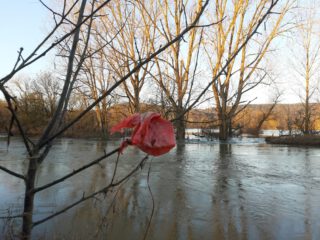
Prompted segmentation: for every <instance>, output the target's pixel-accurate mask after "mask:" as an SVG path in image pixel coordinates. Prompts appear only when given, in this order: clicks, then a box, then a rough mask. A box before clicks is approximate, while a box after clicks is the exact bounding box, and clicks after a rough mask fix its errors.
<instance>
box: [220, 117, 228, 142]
mask: <svg viewBox="0 0 320 240" xmlns="http://www.w3.org/2000/svg"><path fill="white" fill-rule="evenodd" d="M227 139H228V123H227V121H226V119H223V120H221V123H220V125H219V140H223V141H225V140H227Z"/></svg>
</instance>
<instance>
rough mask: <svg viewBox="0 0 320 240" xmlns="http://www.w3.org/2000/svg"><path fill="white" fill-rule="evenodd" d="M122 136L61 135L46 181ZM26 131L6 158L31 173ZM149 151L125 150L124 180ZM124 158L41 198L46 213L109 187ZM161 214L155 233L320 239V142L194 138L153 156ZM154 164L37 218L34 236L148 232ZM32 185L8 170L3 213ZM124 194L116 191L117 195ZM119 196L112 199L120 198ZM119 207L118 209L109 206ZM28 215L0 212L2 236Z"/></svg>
mask: <svg viewBox="0 0 320 240" xmlns="http://www.w3.org/2000/svg"><path fill="white" fill-rule="evenodd" d="M118 144H119V142H102V141H98V140H97V141H95V140H76V139H61V140H59V141H57V142H56V143H55V145H54V146H53V148H52V151H51V153H50V154H49V156H48V159H47V160H46V161H45V162H44V163H43V165H42V166H41V169H40V172H39V175H38V176H37V185H43V184H45V183H48V182H50V181H52V180H53V179H55V178H57V177H61V176H63V175H64V174H66V173H69V172H70V171H72V170H73V169H76V168H78V167H80V166H81V165H82V164H84V163H86V162H88V161H90V160H92V159H94V158H96V157H98V156H100V155H101V153H102V152H103V151H104V150H106V151H110V150H112V149H114V148H115V147H117V146H118ZM24 154H25V150H24V148H23V145H22V143H21V141H20V140H19V139H12V142H11V145H10V147H9V149H8V150H7V149H6V143H5V141H4V140H1V142H0V165H2V166H5V167H7V168H9V169H15V170H16V171H18V172H21V173H22V172H23V171H25V167H26V160H25V159H24V157H23V156H24ZM143 156H144V154H142V153H141V152H140V151H139V150H137V149H134V148H128V149H126V151H125V153H124V154H123V155H122V156H121V159H120V162H119V170H118V173H117V176H116V178H117V179H119V178H120V177H121V176H124V175H125V174H126V173H127V172H129V171H130V170H131V169H132V168H134V167H135V165H136V164H137V163H138V161H139V160H140V159H141V158H142V157H143ZM115 159H116V158H115V156H113V157H111V158H109V159H107V160H104V161H103V162H102V163H101V164H100V165H96V166H94V167H92V168H90V169H88V170H86V171H85V172H83V173H81V174H79V175H77V176H75V177H73V178H70V179H68V180H66V181H64V182H63V183H60V184H58V185H56V186H54V187H53V188H51V189H47V190H45V191H43V192H41V193H39V194H37V196H36V203H35V215H34V219H35V220H39V219H42V218H44V217H46V216H48V215H50V214H52V213H54V212H55V211H57V210H59V209H61V208H63V207H64V206H66V205H67V204H68V203H71V202H74V201H77V200H78V199H80V198H81V197H82V196H83V195H86V194H90V193H91V192H93V191H96V190H98V189H100V188H101V187H103V186H105V185H106V184H107V183H108V182H109V181H110V179H111V177H112V173H113V167H114V163H115ZM151 162H152V164H151V173H150V187H151V190H152V194H153V197H154V204H155V205H154V206H155V209H154V214H153V218H152V221H151V224H150V229H149V232H148V235H147V239H320V148H315V147H308V148H304V147H288V146H275V145H268V144H266V143H264V141H263V140H262V139H242V140H234V141H231V143H224V144H218V143H216V142H208V143H198V142H192V143H186V144H185V145H179V146H178V147H176V148H175V149H173V150H172V151H171V152H170V153H168V154H166V155H164V156H161V157H157V158H155V157H154V158H151ZM148 168H149V162H148V163H147V164H146V165H145V166H144V168H143V169H142V170H141V171H139V172H138V173H137V174H136V175H135V176H134V177H132V178H131V179H130V180H129V181H128V182H126V183H125V185H124V186H123V187H122V188H121V190H119V191H117V192H116V191H114V192H112V193H109V194H107V196H99V197H98V198H96V199H93V200H89V201H86V202H84V203H82V204H80V205H78V206H77V207H75V208H73V209H71V210H69V211H68V212H66V213H64V214H62V215H60V216H58V217H56V218H54V219H52V220H50V221H48V222H46V223H43V224H41V225H39V226H36V227H35V228H34V230H33V239H130V240H131V239H133V240H134V239H143V237H144V234H145V230H146V228H147V225H148V222H149V219H150V214H151V211H152V200H151V195H150V192H149V190H148V184H147V173H148ZM23 191H24V185H23V182H22V181H20V180H17V179H15V178H14V177H11V176H10V175H8V174H6V173H4V172H2V171H0V196H1V197H0V215H1V216H3V215H6V214H8V213H9V214H12V215H14V214H19V213H20V212H21V206H22V203H23ZM115 194H116V197H115V198H114V197H113V196H114V195H115ZM113 200H114V204H113V205H112V204H111V203H112V201H113ZM110 206H112V207H110ZM19 224H20V222H19V220H18V219H15V220H10V221H9V220H8V219H6V220H0V239H4V238H5V237H8V236H10V235H12V234H11V233H10V231H14V230H17V229H18V227H19Z"/></svg>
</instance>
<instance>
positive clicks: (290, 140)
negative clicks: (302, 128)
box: [265, 135, 320, 147]
mask: <svg viewBox="0 0 320 240" xmlns="http://www.w3.org/2000/svg"><path fill="white" fill-rule="evenodd" d="M265 140H266V143H269V144H285V145H294V146H319V147H320V135H305V136H300V135H299V136H279V137H266V138H265Z"/></svg>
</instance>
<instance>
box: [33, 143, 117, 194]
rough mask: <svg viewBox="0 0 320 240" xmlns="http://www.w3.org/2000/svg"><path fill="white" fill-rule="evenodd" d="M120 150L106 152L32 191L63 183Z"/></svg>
mask: <svg viewBox="0 0 320 240" xmlns="http://www.w3.org/2000/svg"><path fill="white" fill-rule="evenodd" d="M119 150H120V148H116V149H114V150H112V151H111V152H109V153H104V154H103V155H102V156H100V157H99V158H97V159H95V160H93V161H91V162H90V163H88V164H86V165H83V166H82V167H80V168H78V169H77V170H73V172H72V173H69V174H67V175H65V176H63V177H61V178H59V179H56V180H54V181H52V182H51V183H48V184H45V185H43V186H41V187H37V188H34V189H33V190H32V192H33V193H36V192H40V191H43V190H44V189H47V188H49V187H52V186H54V185H56V184H58V183H61V182H63V181H65V180H66V179H68V178H71V177H73V176H74V175H76V174H78V173H80V172H82V171H83V170H85V169H87V168H89V167H91V166H93V165H95V164H98V163H99V162H101V161H102V160H104V159H105V158H107V157H110V156H111V155H113V154H115V153H117V152H119Z"/></svg>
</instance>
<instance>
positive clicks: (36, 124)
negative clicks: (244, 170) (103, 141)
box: [0, 99, 320, 137]
mask: <svg viewBox="0 0 320 240" xmlns="http://www.w3.org/2000/svg"><path fill="white" fill-rule="evenodd" d="M269 108H270V105H269V104H253V105H248V106H247V107H246V108H245V109H244V110H242V111H241V112H240V113H239V114H238V115H237V117H236V118H235V119H234V120H233V122H232V128H234V129H241V131H242V132H244V133H253V134H257V133H258V131H259V130H262V129H279V130H280V129H282V130H299V129H301V128H302V127H303V105H301V104H278V105H277V106H275V107H274V109H273V111H272V112H271V113H270V114H269V115H268V116H267V117H266V112H267V111H268V109H269ZM17 109H18V111H17V114H18V115H19V117H20V119H21V121H22V124H23V126H24V127H25V129H26V132H27V134H29V135H34V136H35V135H38V134H39V133H40V132H41V131H43V129H44V128H45V127H46V124H47V123H48V121H49V119H50V117H51V112H50V110H49V109H48V107H47V106H46V105H45V104H44V103H41V101H35V100H34V99H33V101H28V102H26V101H25V102H19V101H18V102H17ZM312 109H313V112H312V116H313V117H312V121H311V122H312V129H313V130H319V129H320V119H319V116H320V104H313V105H312ZM81 111H82V109H71V110H68V112H67V114H66V116H65V122H64V123H62V124H65V123H67V122H68V121H70V120H72V119H74V118H75V117H76V116H77V115H78V114H79V113H80V112H81ZM147 111H154V112H162V111H161V107H160V106H157V105H151V104H141V112H147ZM128 115H130V109H129V107H128V104H115V105H113V106H111V107H109V108H108V111H107V115H106V118H107V121H106V124H105V125H104V126H103V128H101V126H100V125H99V121H98V119H97V114H96V112H95V110H92V111H91V112H89V113H88V114H87V115H86V116H85V117H84V118H82V119H81V120H80V121H79V122H78V123H77V124H76V125H74V126H73V127H72V128H70V129H69V130H68V131H67V132H66V134H65V135H64V136H68V137H101V136H104V137H108V135H109V134H108V132H109V129H110V127H112V126H113V125H114V124H116V123H117V122H119V121H120V120H121V119H123V118H125V117H126V116H128ZM10 116H11V115H10V112H9V111H8V109H7V107H6V104H5V102H3V101H0V132H2V133H8V131H9V126H10V120H11V117H10ZM164 117H166V118H168V119H170V118H171V116H170V115H167V116H164ZM264 117H266V118H265V119H264V120H263V118H264ZM262 120H263V123H262V124H261V121H262ZM218 124H219V123H218V120H217V117H216V115H215V111H214V109H213V108H212V109H193V110H191V111H190V112H189V113H188V114H187V123H186V126H187V128H203V129H207V128H217V126H218ZM259 124H261V127H259ZM17 132H18V131H17V128H16V126H15V124H14V125H13V127H12V128H11V131H10V133H11V134H12V135H16V134H17Z"/></svg>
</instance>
